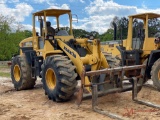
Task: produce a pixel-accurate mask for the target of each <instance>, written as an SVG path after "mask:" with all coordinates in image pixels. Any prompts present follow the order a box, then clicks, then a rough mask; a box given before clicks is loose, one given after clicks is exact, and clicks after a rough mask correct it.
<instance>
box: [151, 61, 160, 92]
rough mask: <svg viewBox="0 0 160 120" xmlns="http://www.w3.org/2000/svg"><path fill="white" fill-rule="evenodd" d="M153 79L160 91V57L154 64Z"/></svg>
mask: <svg viewBox="0 0 160 120" xmlns="http://www.w3.org/2000/svg"><path fill="white" fill-rule="evenodd" d="M151 79H152V81H153V84H154V86H156V88H157V89H158V91H160V58H159V59H158V60H157V61H156V62H155V63H154V64H153V66H152V70H151Z"/></svg>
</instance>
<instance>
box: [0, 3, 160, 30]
mask: <svg viewBox="0 0 160 120" xmlns="http://www.w3.org/2000/svg"><path fill="white" fill-rule="evenodd" d="M49 8H63V9H71V11H72V13H73V14H76V15H78V21H79V22H78V23H76V22H74V23H73V27H74V28H80V29H84V30H86V31H98V32H99V33H104V32H106V31H107V29H108V28H109V27H110V22H111V20H112V19H113V17H114V16H118V17H123V16H128V15H132V14H137V13H144V12H154V13H159V14H160V0H0V14H3V15H10V16H14V17H15V19H16V21H17V22H20V23H21V24H23V25H24V26H25V28H26V29H29V30H31V28H32V13H34V12H36V11H39V10H43V9H49ZM62 24H63V25H64V26H65V24H66V23H62Z"/></svg>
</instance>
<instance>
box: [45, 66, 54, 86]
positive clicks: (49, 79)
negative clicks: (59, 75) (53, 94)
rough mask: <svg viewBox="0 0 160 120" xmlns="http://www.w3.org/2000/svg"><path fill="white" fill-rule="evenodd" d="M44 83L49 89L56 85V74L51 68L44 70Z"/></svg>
mask: <svg viewBox="0 0 160 120" xmlns="http://www.w3.org/2000/svg"><path fill="white" fill-rule="evenodd" d="M46 83H47V86H48V88H49V89H54V88H55V86H56V76H55V73H54V71H53V70H52V69H51V68H49V69H48V70H47V72H46Z"/></svg>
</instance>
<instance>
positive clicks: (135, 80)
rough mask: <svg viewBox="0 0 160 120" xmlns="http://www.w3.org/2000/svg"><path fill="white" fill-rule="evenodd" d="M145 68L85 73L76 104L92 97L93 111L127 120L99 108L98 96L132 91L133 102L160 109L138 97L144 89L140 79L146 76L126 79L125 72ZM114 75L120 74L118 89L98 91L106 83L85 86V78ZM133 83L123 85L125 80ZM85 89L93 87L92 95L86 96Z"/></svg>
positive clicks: (123, 68)
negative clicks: (139, 91) (139, 82)
mask: <svg viewBox="0 0 160 120" xmlns="http://www.w3.org/2000/svg"><path fill="white" fill-rule="evenodd" d="M142 68H145V65H135V66H125V67H117V68H109V69H102V70H97V71H89V72H85V71H84V72H83V74H82V75H81V80H82V82H81V88H80V90H79V92H78V94H77V100H76V104H77V105H78V106H79V105H80V104H81V102H82V99H87V98H90V97H92V109H93V111H95V112H97V113H100V114H103V115H106V116H108V117H111V118H113V119H118V120H124V119H127V118H124V117H122V116H119V115H117V114H115V113H111V112H109V111H104V110H102V109H100V108H98V102H97V99H98V96H104V95H106V94H110V93H115V92H125V91H131V90H132V100H133V101H134V102H136V103H138V104H142V105H146V106H149V107H153V108H157V109H160V106H159V105H157V104H154V103H151V102H146V101H143V100H139V99H138V98H137V95H138V90H140V89H141V88H142V85H143V83H142V84H138V79H143V77H144V76H142V75H139V76H136V77H132V78H127V79H124V73H125V71H128V70H137V69H142ZM112 73H118V78H119V79H120V82H121V86H120V87H118V88H113V89H108V90H106V91H98V86H100V85H103V84H106V82H101V83H93V84H90V85H85V76H96V75H100V74H109V75H110V77H112V75H114V74H112ZM131 79H132V81H133V83H132V85H130V86H124V85H123V83H122V82H123V81H124V80H131ZM84 87H91V91H92V94H88V95H84V94H83V90H84Z"/></svg>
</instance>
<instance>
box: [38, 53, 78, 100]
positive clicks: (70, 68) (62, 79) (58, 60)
mask: <svg viewBox="0 0 160 120" xmlns="http://www.w3.org/2000/svg"><path fill="white" fill-rule="evenodd" d="M75 68H76V67H75V66H74V65H73V64H72V62H71V60H69V59H68V57H67V56H62V55H53V56H49V57H47V58H46V60H45V61H44V63H43V64H42V72H41V74H42V83H43V89H44V90H45V94H46V95H48V98H49V99H51V100H53V101H56V102H64V101H67V100H69V99H70V98H71V97H72V95H73V94H74V92H75V90H76V86H77V80H76V77H77V73H75ZM48 69H52V70H53V71H54V75H55V78H56V82H55V86H54V88H53V89H51V88H50V87H49V86H48V85H47V82H46V74H47V73H46V72H47V70H48ZM52 80H53V79H52Z"/></svg>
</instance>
